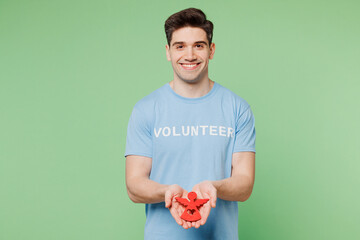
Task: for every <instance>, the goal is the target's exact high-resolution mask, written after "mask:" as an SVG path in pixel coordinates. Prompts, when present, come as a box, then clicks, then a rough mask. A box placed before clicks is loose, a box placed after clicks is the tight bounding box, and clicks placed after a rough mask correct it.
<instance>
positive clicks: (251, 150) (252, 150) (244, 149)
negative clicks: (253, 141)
mask: <svg viewBox="0 0 360 240" xmlns="http://www.w3.org/2000/svg"><path fill="white" fill-rule="evenodd" d="M236 152H256V150H255V148H238V149H234V151H233V153H236Z"/></svg>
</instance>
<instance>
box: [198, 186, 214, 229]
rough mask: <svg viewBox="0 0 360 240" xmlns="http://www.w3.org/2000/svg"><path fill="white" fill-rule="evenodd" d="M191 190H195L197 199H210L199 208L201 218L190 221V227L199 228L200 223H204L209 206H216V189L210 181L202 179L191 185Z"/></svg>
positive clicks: (207, 215) (208, 212)
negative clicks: (202, 180)
mask: <svg viewBox="0 0 360 240" xmlns="http://www.w3.org/2000/svg"><path fill="white" fill-rule="evenodd" d="M192 191H193V192H196V194H197V198H199V199H203V198H208V199H210V200H209V201H208V202H207V203H205V204H204V205H203V206H202V207H201V208H200V210H199V211H200V215H201V219H200V220H199V221H196V222H192V227H195V228H199V227H200V225H204V224H205V223H206V220H207V218H208V217H209V214H210V210H211V208H214V207H216V199H217V190H216V188H215V187H214V185H213V184H212V183H211V181H204V182H201V183H198V184H196V185H195V186H194V187H193V189H192Z"/></svg>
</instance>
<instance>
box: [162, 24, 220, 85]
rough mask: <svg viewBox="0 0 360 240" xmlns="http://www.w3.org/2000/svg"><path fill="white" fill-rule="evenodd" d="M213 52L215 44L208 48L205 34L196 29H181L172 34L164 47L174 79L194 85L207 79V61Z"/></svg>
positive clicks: (201, 30)
mask: <svg viewBox="0 0 360 240" xmlns="http://www.w3.org/2000/svg"><path fill="white" fill-rule="evenodd" d="M214 52H215V44H214V43H212V44H211V45H210V46H209V42H208V40H207V37H206V32H205V31H204V30H203V29H201V28H197V27H183V28H180V29H177V30H176V31H174V32H173V34H172V40H171V43H170V46H169V45H166V56H167V59H168V60H169V61H171V64H172V67H173V70H174V78H178V79H180V80H182V81H185V82H187V83H196V82H199V81H200V80H203V79H204V78H207V77H208V64H209V59H212V58H213V56H214Z"/></svg>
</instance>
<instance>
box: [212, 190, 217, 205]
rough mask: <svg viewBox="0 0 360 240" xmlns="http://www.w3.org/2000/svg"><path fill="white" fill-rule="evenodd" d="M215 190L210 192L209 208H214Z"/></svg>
mask: <svg viewBox="0 0 360 240" xmlns="http://www.w3.org/2000/svg"><path fill="white" fill-rule="evenodd" d="M216 195H217V194H216V189H215V190H214V191H211V192H210V201H211V207H213V208H214V207H216V200H217V196H216Z"/></svg>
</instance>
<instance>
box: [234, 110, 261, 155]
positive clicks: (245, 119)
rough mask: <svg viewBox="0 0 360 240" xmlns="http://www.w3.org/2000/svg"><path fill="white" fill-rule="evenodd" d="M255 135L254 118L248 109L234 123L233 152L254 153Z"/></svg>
mask: <svg viewBox="0 0 360 240" xmlns="http://www.w3.org/2000/svg"><path fill="white" fill-rule="evenodd" d="M255 135H256V134H255V118H254V115H253V113H252V111H251V109H250V107H248V108H247V109H246V110H245V111H244V112H243V113H241V114H240V116H239V118H238V119H237V121H236V127H235V144H234V150H233V152H247V151H249V152H255V137H256V136H255Z"/></svg>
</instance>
